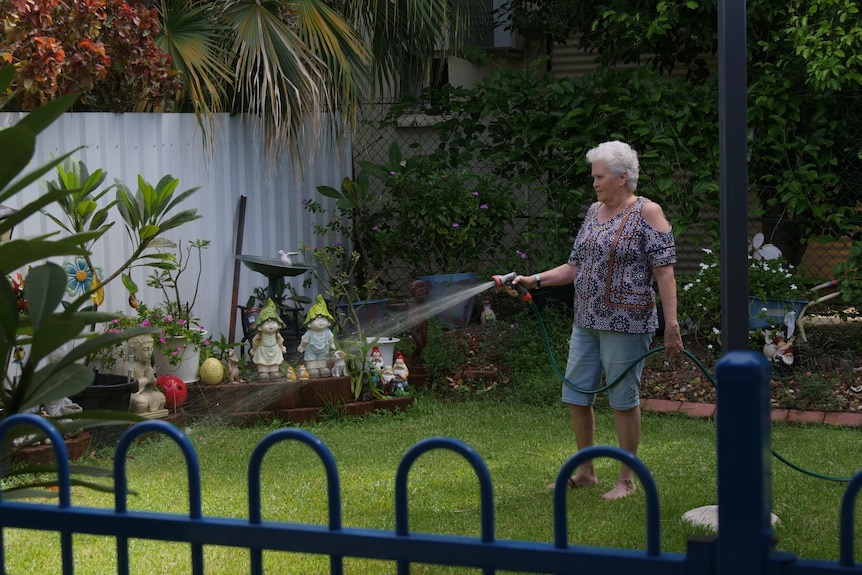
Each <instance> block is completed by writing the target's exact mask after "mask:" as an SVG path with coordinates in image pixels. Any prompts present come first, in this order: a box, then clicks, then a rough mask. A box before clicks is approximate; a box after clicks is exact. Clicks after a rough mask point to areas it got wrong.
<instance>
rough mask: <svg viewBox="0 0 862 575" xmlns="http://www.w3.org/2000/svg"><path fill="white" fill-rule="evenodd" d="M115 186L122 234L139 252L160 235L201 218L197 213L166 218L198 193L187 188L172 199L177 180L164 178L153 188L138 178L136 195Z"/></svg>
mask: <svg viewBox="0 0 862 575" xmlns="http://www.w3.org/2000/svg"><path fill="white" fill-rule="evenodd" d="M116 186H117V207H118V209H119V211H120V216H121V217H122V218H123V221H124V222H125V224H126V232H127V234H128V235H129V239H131V240H132V243H133V244H134V245H140V246H141V247H142V248H143V249H146V248H147V247H149V245H150V243H151V242H152V241H153V240H154V239H155V238H156V237H158V236H159V235H160V234H163V233H164V232H166V231H168V230H171V229H173V228H176V227H179V226H181V225H183V224H185V223H188V222H191V221H194V220H196V219H198V218H200V217H201V216H200V215H198V213H197V209H189V210H183V211H180V212H178V213H176V214H173V215H169V212H170V211H171V210H172V209H173V208H175V207H176V206H177V205H178V204H179V203H180V202H182V201H184V200H185V199H186V198H188V197H189V196H191V195H192V194H194V193H195V192H196V191H197V190H198V189H199V188H189V189H188V190H185V191H183V192H181V193H180V194H179V195H177V196H176V197H174V192H175V191H176V189H177V186H179V179H177V178H174V177H173V176H170V175H167V176H164V177H163V178H162V179H161V180H159V182H158V183H157V184H156V185H155V186H153V185H152V184H150V183H149V182H147V181H146V180H144V178H143V177H142V176H140V175H139V176H138V189H137V191H136V192H132V191H131V190H130V189H129V188H128V187H127V186H126V185H125V184H123V183H122V182H120V181H117V183H116Z"/></svg>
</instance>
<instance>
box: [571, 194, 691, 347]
mask: <svg viewBox="0 0 862 575" xmlns="http://www.w3.org/2000/svg"><path fill="white" fill-rule="evenodd" d="M649 201H650V200H649V199H647V198H644V197H638V198H637V201H636V202H635V203H633V204H631V205H630V206H629V207H627V208H626V209H625V210H623V211H622V212H620V213H619V214H617V215H616V216H614V217H613V218H611V219H610V220H608V221H607V222H605V223H603V224H600V223H599V220H598V212H599V207H600V206H601V203H600V202H596V203H594V204H593V205H592V206H590V209H589V211H588V212H587V216H586V218H584V223H583V225H582V226H581V229H580V231H579V232H578V235H577V237H576V238H575V243H574V245H573V246H572V253H571V255H570V256H569V263H570V264H572V265H576V266H578V269H577V274H576V276H575V324H576V325H577V326H578V327H582V328H587V329H601V330H607V331H618V332H625V333H648V332H651V331H655V330H656V329H657V328H658V315H657V313H656V306H655V291H653V288H652V268H655V267H661V266H666V265H669V264H673V263H676V245H675V244H674V239H673V230H671V231H669V232H659V231H656V230H655V229H653V228H652V227H651V226H650V225H649V224H647V223H646V221H645V220H644V218H643V206H644V204H645V203H647V202H649Z"/></svg>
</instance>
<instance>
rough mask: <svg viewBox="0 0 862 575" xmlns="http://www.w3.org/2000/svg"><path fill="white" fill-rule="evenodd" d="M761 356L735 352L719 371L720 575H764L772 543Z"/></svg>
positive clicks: (765, 378)
mask: <svg viewBox="0 0 862 575" xmlns="http://www.w3.org/2000/svg"><path fill="white" fill-rule="evenodd" d="M771 373H772V367H771V364H770V363H769V361H768V360H767V359H766V358H765V357H764V356H763V354H761V353H758V352H754V351H732V352H730V353H729V354H727V355H725V356H724V357H722V358H721V359H720V360H719V361H718V363H717V364H716V366H715V375H716V380H717V383H716V387H715V388H716V399H717V410H716V414H717V416H716V430H717V432H716V434H717V443H718V570H717V575H763V574H764V573H766V572H767V569H766V567H767V558H768V556H769V550H770V546H771V544H772V543H771V542H772V522H771V515H772V511H771V499H772V479H771V471H772V467H771V463H772V458H771V450H770V444H769V441H770V439H769V431H770V424H771V420H770V416H769V415H770V405H769V399H770V393H769V379H770V375H771Z"/></svg>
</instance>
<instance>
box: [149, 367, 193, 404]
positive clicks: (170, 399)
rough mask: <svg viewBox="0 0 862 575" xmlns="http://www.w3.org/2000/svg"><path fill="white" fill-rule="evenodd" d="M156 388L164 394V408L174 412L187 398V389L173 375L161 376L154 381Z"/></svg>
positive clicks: (181, 381) (182, 382) (183, 383)
mask: <svg viewBox="0 0 862 575" xmlns="http://www.w3.org/2000/svg"><path fill="white" fill-rule="evenodd" d="M156 387H158V388H159V389H161V390H162V393H164V394H165V407H167V408H168V409H170V410H171V411H176V410H177V409H178V408H180V407H182V405H183V404H184V403H185V402H186V399H188V397H189V388H188V387H187V386H186V384H185V382H184V381H183V380H182V379H180V378H178V377H177V376H175V375H163V376H161V377H160V378H158V379H157V380H156Z"/></svg>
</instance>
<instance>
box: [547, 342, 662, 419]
mask: <svg viewBox="0 0 862 575" xmlns="http://www.w3.org/2000/svg"><path fill="white" fill-rule="evenodd" d="M653 335H654V333H653V332H650V333H621V332H616V331H606V330H599V329H584V328H580V327H577V326H575V327H573V328H572V339H571V341H570V343H569V360H568V362H567V365H566V379H567V380H568V381H569V383H571V384H572V385H574V386H575V387H578V388H581V389H599V388H600V387H602V386H603V385H607V384H608V383H612V382H613V381H615V380H616V379H617V378H618V377H619V376H620V374H621V373H623V372H624V371H625V370H626V369H628V367H629V366H630V365H631V364H632V362H633V361H634V360H636V359H637V358H639V357H640V356H642V355H643V354H645V353H646V352H647V351H649V346H650V344H651V343H652V339H653ZM643 369H644V360H641V361H639V362H638V365H637V366H636V367H634V368H633V369H631V370H630V371H629V372H628V373H626V375H625V376H624V377H623V379H622V380H621V381H620V382H619V383H617V384H615V385H614V386H613V387H611V388H610V389H609V390H607V391H608V402H609V403H610V406H611V407H612V408H613V409H619V410H626V409H632V408H634V407H637V406H638V405H640V382H641V374H642V373H643ZM602 372H604V375H605V382H604V383H603V382H602ZM595 401H596V394H594V393H581V392H578V391H575V390H574V389H572V388H571V387H569V386H568V385H567V384H565V383H563V402H564V403H571V404H574V405H593V403H595Z"/></svg>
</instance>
